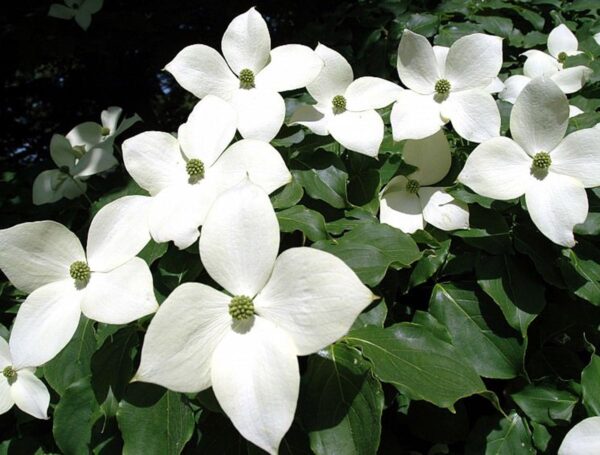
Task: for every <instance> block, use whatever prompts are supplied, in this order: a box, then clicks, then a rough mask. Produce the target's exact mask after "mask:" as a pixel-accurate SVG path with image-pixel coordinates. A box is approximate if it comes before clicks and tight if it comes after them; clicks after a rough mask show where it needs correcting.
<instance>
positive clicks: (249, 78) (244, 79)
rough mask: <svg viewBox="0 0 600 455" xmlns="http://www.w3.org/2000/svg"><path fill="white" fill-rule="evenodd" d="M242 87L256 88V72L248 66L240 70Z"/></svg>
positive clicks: (246, 88) (245, 88)
mask: <svg viewBox="0 0 600 455" xmlns="http://www.w3.org/2000/svg"><path fill="white" fill-rule="evenodd" d="M240 88H243V89H244V90H250V89H251V88H254V73H253V72H252V70H249V69H248V68H244V69H243V70H242V71H240Z"/></svg>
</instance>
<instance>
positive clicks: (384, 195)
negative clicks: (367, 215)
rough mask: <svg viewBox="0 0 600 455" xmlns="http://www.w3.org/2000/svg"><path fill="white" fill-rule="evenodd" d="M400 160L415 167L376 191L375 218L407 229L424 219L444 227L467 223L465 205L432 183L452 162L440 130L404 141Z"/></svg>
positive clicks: (463, 226)
mask: <svg viewBox="0 0 600 455" xmlns="http://www.w3.org/2000/svg"><path fill="white" fill-rule="evenodd" d="M402 158H403V160H404V161H405V162H406V163H408V164H410V165H412V166H415V167H417V168H418V169H417V170H416V171H415V172H413V173H412V174H410V175H409V176H408V177H405V176H403V175H399V176H397V177H394V178H393V179H392V180H391V181H390V182H389V183H388V184H387V185H386V187H385V188H384V189H383V191H382V192H381V194H380V201H381V204H380V213H379V219H380V221H381V222H382V223H387V224H389V225H390V226H393V227H395V228H398V229H400V230H402V231H404V232H407V233H413V232H415V231H417V230H418V229H423V228H424V227H425V224H426V223H430V224H433V225H434V226H435V227H437V228H439V229H442V230H444V231H451V230H454V229H466V228H468V227H469V209H468V207H467V205H466V204H465V203H463V202H460V201H457V200H455V199H454V198H453V197H452V196H450V195H449V194H448V193H446V191H445V188H441V187H432V186H427V185H432V184H434V183H437V182H439V181H440V180H441V179H443V178H444V177H445V176H446V174H447V173H448V171H449V170H450V165H451V163H452V157H451V154H450V146H449V145H448V141H447V140H446V136H444V133H443V132H442V131H438V132H437V133H435V134H434V135H433V136H430V137H428V138H425V139H420V140H409V141H407V142H406V144H405V145H404V151H403V153H402Z"/></svg>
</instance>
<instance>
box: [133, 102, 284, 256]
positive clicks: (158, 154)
mask: <svg viewBox="0 0 600 455" xmlns="http://www.w3.org/2000/svg"><path fill="white" fill-rule="evenodd" d="M236 118H237V117H236V113H235V110H234V109H233V108H232V107H231V105H230V104H229V103H227V102H226V101H223V100H222V99H220V98H217V97H216V96H212V95H208V96H206V97H204V99H202V101H200V102H199V103H198V104H197V105H196V107H195V108H194V110H193V111H192V113H191V114H190V116H189V118H188V121H187V122H186V123H184V124H183V125H181V126H180V127H179V132H178V135H177V138H175V137H174V136H173V135H171V134H168V133H162V132H158V131H149V132H145V133H141V134H138V135H137V136H134V137H132V138H130V139H128V140H126V141H125V142H124V143H123V161H124V163H125V167H126V168H127V171H128V172H129V174H130V175H131V176H132V177H133V179H134V180H135V181H136V182H137V183H138V185H140V186H141V187H142V188H144V189H145V190H147V191H148V192H149V193H150V196H151V197H147V196H136V198H137V199H146V200H148V201H149V205H148V208H149V214H148V217H149V228H150V233H151V235H152V238H153V239H154V240H156V241H157V242H168V241H171V240H172V241H173V242H175V245H177V246H178V247H179V248H187V247H188V246H190V245H191V244H192V243H194V241H196V239H197V238H198V234H199V233H198V227H199V226H201V225H202V223H203V222H204V218H205V217H206V213H207V212H208V209H209V208H210V206H211V204H212V203H213V201H214V200H215V198H216V197H217V196H218V195H219V194H220V193H221V192H223V191H224V190H226V189H228V188H231V187H232V186H235V185H236V184H237V183H239V182H240V181H242V180H243V179H245V178H246V176H247V175H248V176H250V178H251V179H252V180H253V181H255V182H256V183H257V184H258V185H260V186H261V187H262V188H263V189H264V190H265V191H266V192H267V193H271V192H273V191H275V190H276V189H277V188H279V187H281V186H283V185H285V184H286V183H288V182H290V181H291V178H292V176H291V174H290V172H289V170H288V169H287V167H286V165H285V163H284V162H283V159H282V158H281V155H279V152H277V150H276V149H275V148H274V147H273V146H271V145H270V144H268V143H266V142H263V141H258V140H254V139H244V140H241V141H238V142H236V143H234V144H232V145H231V146H229V147H227V146H228V144H229V143H230V142H231V140H232V139H233V136H234V135H235V129H236ZM226 147H227V149H226ZM223 150H225V151H223ZM138 207H142V208H145V206H143V205H138V206H135V207H133V208H132V211H131V212H130V216H129V218H130V219H133V220H135V219H137V218H138V217H139V216H143V215H142V214H136V213H135V209H136V208H138Z"/></svg>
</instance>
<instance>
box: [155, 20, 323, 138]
mask: <svg viewBox="0 0 600 455" xmlns="http://www.w3.org/2000/svg"><path fill="white" fill-rule="evenodd" d="M221 49H222V51H223V55H224V56H225V59H223V57H221V55H220V54H219V53H218V52H217V51H216V50H214V49H212V48H210V47H208V46H205V45H203V44H195V45H192V46H188V47H186V48H184V49H183V50H182V51H181V52H179V54H177V56H176V57H175V58H174V59H173V60H172V61H171V62H170V63H169V64H168V65H167V66H166V67H165V69H166V70H167V71H169V72H170V73H171V74H172V75H173V76H174V77H175V79H176V80H177V82H178V83H179V85H181V86H182V87H183V88H184V89H186V90H187V91H189V92H191V93H193V94H194V95H196V96H197V97H198V98H203V97H205V96H206V95H209V94H212V95H216V96H219V97H221V98H223V99H224V100H227V101H230V102H231V104H232V105H233V107H234V108H235V110H236V112H237V114H238V117H237V118H238V124H237V128H238V130H239V131H240V133H241V135H242V136H243V137H244V138H247V139H260V140H263V141H266V142H269V141H270V140H271V139H273V138H274V137H275V135H276V134H277V133H278V132H279V129H280V128H281V125H283V120H284V116H285V103H284V101H283V98H282V97H281V95H280V94H279V92H285V91H288V90H295V89H298V88H302V87H305V86H306V85H307V84H309V83H310V82H312V81H313V79H314V78H315V77H317V75H318V74H319V71H321V68H322V67H323V62H322V61H321V59H320V58H319V57H318V56H317V55H316V54H315V52H314V51H313V50H312V49H310V48H309V47H307V46H302V45H299V44H287V45H284V46H279V47H276V48H275V49H273V50H271V37H270V35H269V29H268V28H267V23H266V22H265V20H264V19H263V17H262V16H261V15H260V14H259V13H258V12H257V11H256V10H255V9H254V8H250V9H249V10H248V11H247V12H245V13H244V14H241V15H239V16H237V17H236V18H234V19H233V20H232V21H231V23H230V24H229V27H227V30H225V33H224V35H223V40H222V42H221Z"/></svg>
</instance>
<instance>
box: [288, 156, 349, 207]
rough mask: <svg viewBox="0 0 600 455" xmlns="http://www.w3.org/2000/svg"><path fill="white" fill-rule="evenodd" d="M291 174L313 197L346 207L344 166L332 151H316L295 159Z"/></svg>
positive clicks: (333, 205)
mask: <svg viewBox="0 0 600 455" xmlns="http://www.w3.org/2000/svg"><path fill="white" fill-rule="evenodd" d="M296 166H297V168H296V169H293V170H292V175H293V176H294V178H295V179H296V181H297V182H298V183H299V184H300V185H302V187H303V188H304V190H305V191H306V194H308V195H309V196H310V197H312V198H313V199H319V200H321V201H325V202H327V203H328V204H329V205H331V206H332V207H335V208H338V209H341V208H344V207H346V204H347V196H346V185H347V183H348V174H347V172H346V167H345V166H344V164H343V163H342V161H341V160H340V159H339V157H338V156H336V155H334V154H333V153H323V152H318V153H314V154H312V155H308V156H301V157H299V158H297V159H296Z"/></svg>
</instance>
